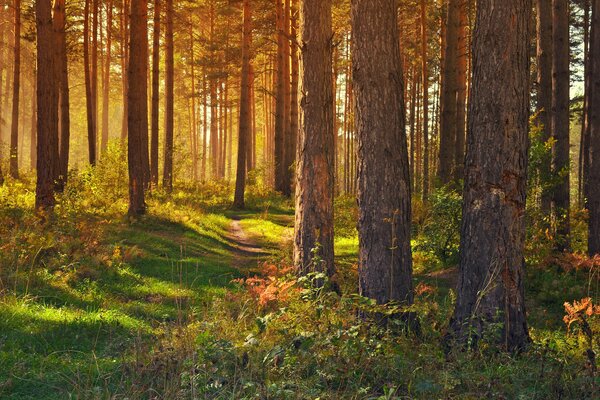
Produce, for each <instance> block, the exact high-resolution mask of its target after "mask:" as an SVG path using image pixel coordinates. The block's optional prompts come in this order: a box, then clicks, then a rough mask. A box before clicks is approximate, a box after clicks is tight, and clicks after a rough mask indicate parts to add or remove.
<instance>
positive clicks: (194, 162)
mask: <svg viewBox="0 0 600 400" xmlns="http://www.w3.org/2000/svg"><path fill="white" fill-rule="evenodd" d="M190 55H191V60H190V66H191V71H190V75H191V78H192V96H191V97H192V99H191V100H192V130H191V135H192V179H193V181H194V183H195V182H197V181H198V118H197V110H196V69H195V67H196V65H195V63H196V59H195V57H194V26H193V25H192V23H191V21H190ZM157 164H158V163H157Z"/></svg>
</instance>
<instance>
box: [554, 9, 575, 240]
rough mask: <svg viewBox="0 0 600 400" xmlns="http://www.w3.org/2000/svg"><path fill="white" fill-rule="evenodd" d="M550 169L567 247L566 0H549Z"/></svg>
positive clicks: (558, 221)
mask: <svg viewBox="0 0 600 400" xmlns="http://www.w3.org/2000/svg"><path fill="white" fill-rule="evenodd" d="M552 8H553V9H552V21H553V29H552V38H553V49H552V87H553V95H552V134H553V137H554V147H553V149H552V170H553V173H554V174H555V175H557V176H560V179H559V180H560V182H559V183H558V184H557V185H556V186H555V187H554V188H553V193H552V206H553V212H554V218H555V220H556V239H555V242H556V244H555V246H556V250H557V251H565V250H568V249H569V248H570V240H569V236H570V231H571V228H570V218H569V212H570V209H571V204H570V197H569V196H570V179H569V172H570V166H569V159H570V158H569V149H570V142H569V128H570V123H569V86H570V81H569V54H570V48H569V8H568V0H553V1H552Z"/></svg>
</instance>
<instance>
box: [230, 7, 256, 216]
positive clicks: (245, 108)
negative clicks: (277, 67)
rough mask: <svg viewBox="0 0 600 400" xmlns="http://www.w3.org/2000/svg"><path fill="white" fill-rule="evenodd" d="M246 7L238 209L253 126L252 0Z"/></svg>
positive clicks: (237, 189)
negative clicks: (251, 91) (251, 94)
mask: <svg viewBox="0 0 600 400" xmlns="http://www.w3.org/2000/svg"><path fill="white" fill-rule="evenodd" d="M243 9H244V29H243V35H242V81H241V89H240V90H241V91H240V121H239V133H238V155H237V174H236V179H235V197H234V200H233V206H234V207H235V208H238V209H243V208H244V191H245V189H246V156H247V148H246V147H247V145H248V138H249V137H250V130H251V128H252V120H251V115H250V113H251V107H252V104H251V98H250V89H251V86H252V82H251V80H250V78H251V71H250V70H251V68H252V54H251V51H252V50H251V46H252V9H251V6H250V0H244V1H243Z"/></svg>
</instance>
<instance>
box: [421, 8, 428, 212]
mask: <svg viewBox="0 0 600 400" xmlns="http://www.w3.org/2000/svg"><path fill="white" fill-rule="evenodd" d="M427 40H428V39H427V6H426V1H425V0H421V73H422V77H421V80H422V81H423V94H422V96H423V188H422V191H421V195H422V199H423V201H426V200H427V197H428V195H429V72H428V70H427V68H428V67H427V45H428V43H427Z"/></svg>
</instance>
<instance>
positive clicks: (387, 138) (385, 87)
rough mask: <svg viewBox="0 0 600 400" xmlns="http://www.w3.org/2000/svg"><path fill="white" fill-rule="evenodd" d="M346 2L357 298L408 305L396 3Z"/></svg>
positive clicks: (408, 220) (380, 0)
mask: <svg viewBox="0 0 600 400" xmlns="http://www.w3.org/2000/svg"><path fill="white" fill-rule="evenodd" d="M351 4H352V29H353V41H352V55H353V75H352V76H353V90H354V93H355V96H356V97H355V101H356V108H355V109H356V132H357V136H358V205H359V221H358V233H359V284H360V293H361V294H362V295H363V296H365V297H369V298H372V299H375V300H376V301H377V303H380V304H382V303H388V302H390V301H398V302H400V303H402V304H404V305H408V304H411V303H412V302H413V290H412V259H411V249H410V229H411V205H410V201H411V198H410V195H411V190H410V177H409V165H408V150H407V146H406V133H405V120H404V118H405V112H404V111H405V110H404V93H403V92H404V83H403V79H402V66H401V62H400V47H399V40H398V37H399V36H398V23H397V17H396V15H397V13H396V8H395V2H394V1H389V0H352V3H351ZM390 189H392V190H390Z"/></svg>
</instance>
